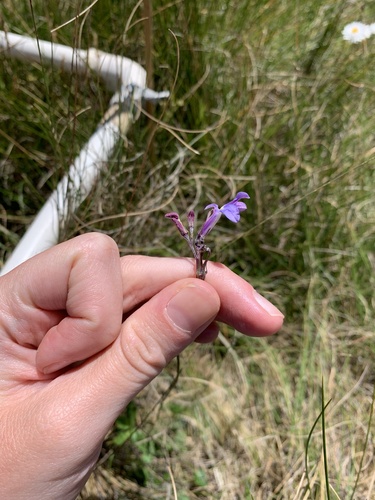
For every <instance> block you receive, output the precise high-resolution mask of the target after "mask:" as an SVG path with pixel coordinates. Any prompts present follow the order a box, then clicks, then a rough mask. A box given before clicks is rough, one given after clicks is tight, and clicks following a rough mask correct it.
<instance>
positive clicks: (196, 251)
mask: <svg viewBox="0 0 375 500" xmlns="http://www.w3.org/2000/svg"><path fill="white" fill-rule="evenodd" d="M243 198H250V196H249V195H248V194H247V193H245V192H244V191H240V192H239V193H237V194H236V197H235V198H234V199H233V200H232V201H230V202H228V203H226V204H225V205H223V206H222V207H221V208H219V207H218V205H216V203H211V204H210V205H207V206H206V208H205V210H207V209H209V208H210V209H211V210H210V212H209V213H208V216H207V219H206V222H205V223H204V224H203V226H202V228H201V229H200V231H199V232H198V234H197V235H196V237H194V225H195V214H194V211H193V210H191V211H190V212H189V213H188V217H187V219H188V228H189V230H187V229H186V228H185V226H184V225H183V224H182V222H181V220H180V217H179V215H178V214H177V213H176V212H170V213H168V214H166V215H165V217H167V219H170V220H171V221H172V222H173V223H174V224H175V226H176V227H177V229H178V231H179V233H180V234H181V236H182V237H183V238H184V239H185V240H186V241H187V243H188V245H189V247H190V249H191V251H192V253H193V255H194V258H195V266H196V277H197V278H200V279H202V280H204V279H205V277H206V274H207V260H208V258H209V256H210V254H211V250H210V248H209V247H208V246H207V245H206V244H205V242H204V238H205V237H206V236H207V234H208V233H209V232H210V231H211V230H212V228H213V227H214V226H215V224H216V223H217V221H218V220H219V219H220V217H221V216H222V215H223V214H224V215H225V217H227V219H229V220H230V221H232V222H235V223H237V222H238V221H239V220H240V213H241V212H243V211H244V210H246V205H245V203H244V202H243V201H240V200H242V199H243Z"/></svg>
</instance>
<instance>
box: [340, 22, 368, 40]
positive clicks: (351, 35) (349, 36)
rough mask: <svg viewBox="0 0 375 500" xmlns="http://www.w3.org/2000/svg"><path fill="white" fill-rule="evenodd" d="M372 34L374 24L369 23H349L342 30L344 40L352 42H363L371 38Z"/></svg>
mask: <svg viewBox="0 0 375 500" xmlns="http://www.w3.org/2000/svg"><path fill="white" fill-rule="evenodd" d="M372 34H373V28H372V25H371V26H369V25H368V24H364V23H359V22H354V23H350V24H347V25H346V26H345V28H344V29H343V30H342V36H343V37H344V40H347V41H348V42H352V43H359V42H363V40H366V39H367V38H370V36H371V35H372Z"/></svg>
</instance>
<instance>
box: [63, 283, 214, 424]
mask: <svg viewBox="0 0 375 500" xmlns="http://www.w3.org/2000/svg"><path fill="white" fill-rule="evenodd" d="M219 309H220V299H219V296H218V294H217V292H216V290H215V289H214V288H213V287H212V286H211V285H209V284H208V283H206V282H204V281H202V280H198V279H192V278H188V279H183V280H180V281H178V282H175V283H173V284H172V285H169V286H167V287H166V288H164V289H163V290H162V291H160V292H159V293H158V294H156V295H155V296H154V297H152V298H151V299H150V300H149V301H148V302H146V303H145V304H144V305H143V306H142V307H140V308H139V309H138V310H136V311H135V312H134V313H133V314H132V315H131V316H129V317H128V318H127V319H126V321H125V322H124V323H123V325H122V329H121V332H120V335H119V337H118V338H117V339H116V341H115V342H114V343H113V344H112V345H111V346H110V347H108V348H107V350H106V351H104V352H103V353H102V354H99V355H97V356H96V358H94V359H92V360H91V361H88V362H86V363H85V365H83V366H81V367H80V369H79V370H78V371H77V372H75V374H74V375H75V376H76V377H79V380H78V378H77V380H76V382H77V383H76V384H75V385H76V386H77V387H76V389H78V390H77V392H75V396H74V397H77V398H78V400H79V399H81V398H84V399H85V400H86V401H87V402H88V401H90V405H92V408H91V409H90V408H87V410H88V412H89V414H90V412H92V411H94V412H95V413H96V414H97V415H100V414H102V417H104V419H105V416H107V417H108V419H109V420H108V421H107V423H108V424H109V425H111V423H112V421H113V419H114V418H116V417H117V415H118V414H119V413H120V412H121V411H122V409H123V408H124V406H125V405H126V404H128V403H129V402H130V401H131V400H132V399H133V398H134V396H135V395H136V394H138V393H139V392H140V391H141V390H142V389H143V388H144V387H145V386H146V385H147V384H149V383H150V382H151V380H152V379H153V378H154V377H155V376H156V375H158V374H159V373H160V372H161V371H162V369H163V368H164V367H165V366H166V365H167V364H168V363H169V362H170V361H171V360H172V359H173V358H174V357H175V356H177V355H178V354H180V353H181V352H182V351H183V350H184V349H185V348H186V347H187V346H188V345H190V344H191V343H192V342H193V341H194V340H195V338H196V337H198V335H199V334H200V333H202V332H203V331H204V330H205V329H206V327H207V326H208V325H210V324H211V323H212V322H213V321H214V319H215V317H216V316H217V314H218V311H219ZM72 375H73V374H72ZM69 385H70V384H69ZM68 390H69V391H70V394H71V385H70V388H68ZM82 391H83V392H84V393H82ZM88 394H89V395H90V397H89V398H87V396H88ZM70 397H71V396H70ZM102 424H104V421H103V420H102ZM104 425H105V424H104Z"/></svg>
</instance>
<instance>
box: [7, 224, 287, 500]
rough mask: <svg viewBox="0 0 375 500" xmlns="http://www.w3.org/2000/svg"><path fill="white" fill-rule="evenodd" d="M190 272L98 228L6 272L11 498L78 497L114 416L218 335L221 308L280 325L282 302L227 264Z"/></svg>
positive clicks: (185, 262)
mask: <svg viewBox="0 0 375 500" xmlns="http://www.w3.org/2000/svg"><path fill="white" fill-rule="evenodd" d="M194 273H195V270H194V263H193V261H192V260H189V259H172V258H157V257H145V256H126V257H123V258H120V257H119V253H118V248H117V245H116V244H115V242H114V241H113V240H112V239H110V238H108V237H106V236H103V235H100V234H96V233H92V234H87V235H82V236H79V237H77V238H74V239H72V240H70V241H67V242H65V243H62V244H60V245H58V246H56V247H54V248H52V249H50V250H47V251H46V252H43V253H42V254H39V255H37V256H36V257H34V258H33V259H30V260H29V261H27V262H25V263H24V264H22V265H21V266H19V267H17V268H16V269H15V270H13V271H11V272H10V273H8V274H6V275H5V276H3V277H1V278H0V402H1V405H0V422H1V425H0V442H1V453H0V491H1V493H2V497H3V498H6V499H7V500H24V499H25V500H26V499H27V500H34V499H35V500H36V499H38V500H40V499H51V498H53V499H54V500H69V499H74V498H75V497H76V496H77V494H78V493H79V492H80V490H81V489H82V487H83V486H84V484H85V482H86V480H87V478H88V477H89V475H90V472H91V470H92V468H93V467H94V465H95V463H96V461H97V458H98V455H99V452H100V449H101V445H102V442H103V440H104V438H105V436H106V434H107V432H108V431H109V430H110V428H111V426H112V425H113V423H114V421H115V419H116V418H117V416H118V415H119V414H120V413H121V412H122V411H123V409H124V408H125V407H126V405H127V404H128V403H129V402H130V401H131V400H132V399H133V398H134V397H135V396H136V394H138V393H139V392H140V391H141V390H142V389H143V388H144V387H145V386H147V385H148V384H149V383H150V382H151V380H152V379H153V378H155V376H157V375H158V374H159V373H160V372H161V370H162V369H163V368H164V367H165V366H166V365H167V364H168V363H169V362H170V361H171V360H172V359H173V358H174V357H175V356H177V355H178V354H180V353H181V352H182V351H183V350H184V349H185V348H186V347H187V346H189V345H190V344H191V343H192V342H194V341H198V342H209V341H212V340H214V339H215V338H216V336H217V333H218V327H217V324H216V323H215V321H216V320H217V321H223V322H225V323H228V324H229V325H231V326H233V327H234V328H236V329H237V330H238V331H240V332H242V333H243V334H245V335H250V336H266V335H271V334H273V333H275V332H276V331H278V330H279V329H280V327H281V325H282V322H283V315H282V314H281V313H280V311H278V309H276V308H275V307H274V306H273V305H272V304H271V303H269V302H268V301H266V299H264V298H263V297H261V296H259V295H258V294H257V293H255V292H254V289H253V288H252V287H251V285H249V284H248V283H247V282H246V281H244V280H243V279H241V278H240V277H238V276H236V275H235V274H234V273H232V272H231V271H230V270H229V269H227V268H226V267H225V266H223V265H221V264H215V263H209V266H208V274H207V277H206V280H205V281H202V280H198V279H196V278H194V277H193V276H194ZM73 363H74V365H73V366H72V364H73Z"/></svg>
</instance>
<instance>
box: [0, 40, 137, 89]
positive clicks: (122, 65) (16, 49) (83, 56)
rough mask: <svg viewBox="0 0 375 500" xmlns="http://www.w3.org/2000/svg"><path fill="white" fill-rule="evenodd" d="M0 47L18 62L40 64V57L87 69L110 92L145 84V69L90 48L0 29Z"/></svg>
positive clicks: (69, 67) (61, 65)
mask: <svg viewBox="0 0 375 500" xmlns="http://www.w3.org/2000/svg"><path fill="white" fill-rule="evenodd" d="M0 49H2V50H3V52H4V53H5V54H7V55H9V56H10V57H15V58H16V59H20V60H22V61H29V62H37V63H40V59H41V58H42V59H44V60H48V61H50V62H51V64H52V65H53V66H55V67H57V68H60V69H63V70H64V71H68V72H76V73H80V74H82V73H86V72H87V70H88V69H90V70H92V71H95V72H96V73H97V74H98V75H99V76H100V77H101V78H102V79H103V81H104V82H105V84H106V86H107V88H108V89H109V90H111V91H113V92H114V91H116V90H119V89H120V87H121V86H127V85H129V84H131V83H132V84H134V85H137V86H138V87H142V88H143V87H145V86H146V71H145V70H144V69H143V68H142V66H140V65H139V64H138V63H136V62H134V61H132V60H131V59H128V58H127V57H122V56H118V55H114V54H108V53H107V52H102V51H100V50H97V49H94V48H89V49H88V50H82V49H73V48H72V47H67V46H66V45H61V44H59V43H51V42H47V41H44V40H35V39H34V38H30V37H29V36H23V35H16V34H14V33H6V32H5V31H0Z"/></svg>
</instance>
